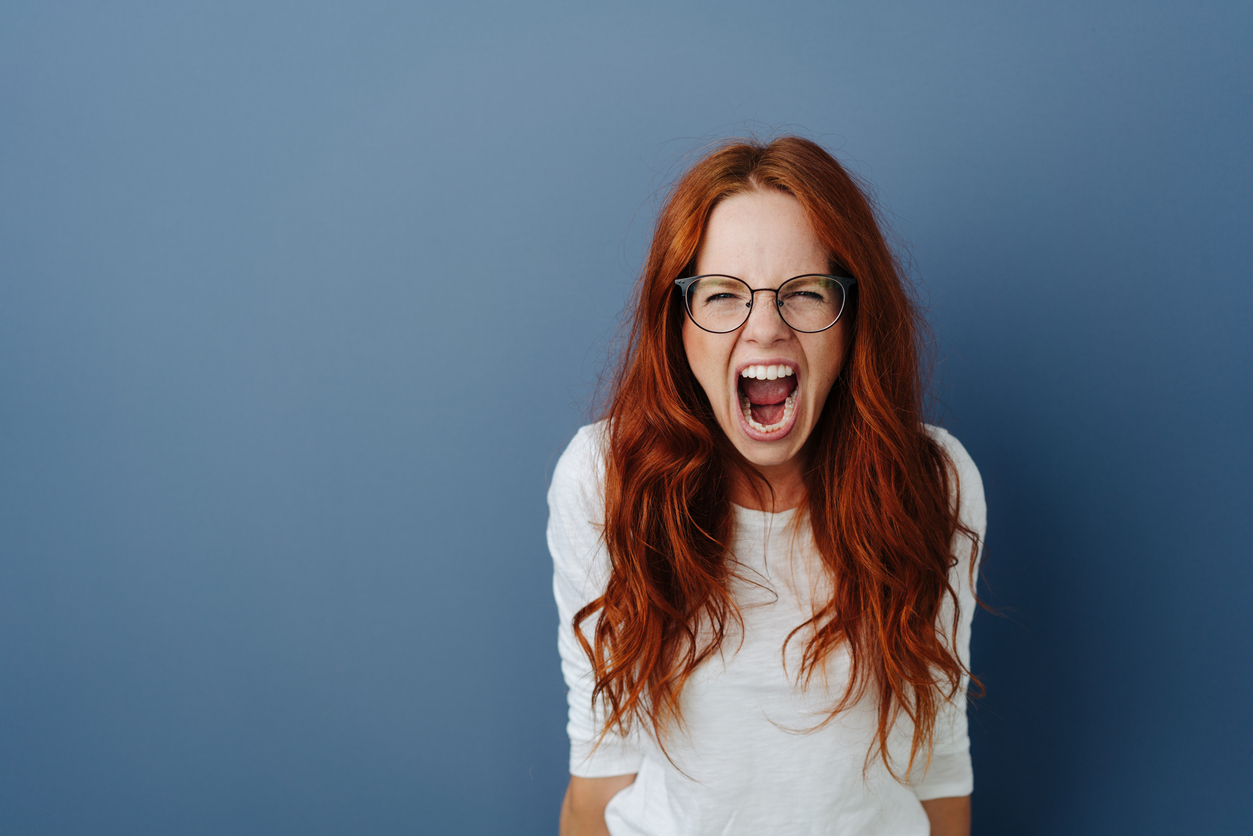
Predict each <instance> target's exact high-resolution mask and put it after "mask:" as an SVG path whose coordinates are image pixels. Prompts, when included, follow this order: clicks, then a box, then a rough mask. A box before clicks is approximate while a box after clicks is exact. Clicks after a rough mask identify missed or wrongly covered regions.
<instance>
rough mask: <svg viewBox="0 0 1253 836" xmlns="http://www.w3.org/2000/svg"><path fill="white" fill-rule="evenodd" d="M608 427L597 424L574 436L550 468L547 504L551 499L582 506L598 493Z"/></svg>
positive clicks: (584, 428)
mask: <svg viewBox="0 0 1253 836" xmlns="http://www.w3.org/2000/svg"><path fill="white" fill-rule="evenodd" d="M608 427H609V424H608V422H607V421H597V422H596V423H594V424H588V425H586V426H583V427H580V428H579V430H578V432H576V433H575V434H574V438H572V439H571V440H570V443H569V444H567V445H566V449H565V452H563V453H562V454H561V457H560V458H559V459H557V466H556V467H555V468H553V480H552V484H551V486H550V487H549V489H548V499H549V502H550V503H551V502H553V501H554V500H557V501H561V500H567V501H569V500H575V501H579V502H584V503H585V502H587V501H588V500H589V499H591V498H593V497H594V496H595V495H597V494H599V493H601V491H602V485H603V483H604V474H605V450H606V449H607V447H608V435H607V434H608Z"/></svg>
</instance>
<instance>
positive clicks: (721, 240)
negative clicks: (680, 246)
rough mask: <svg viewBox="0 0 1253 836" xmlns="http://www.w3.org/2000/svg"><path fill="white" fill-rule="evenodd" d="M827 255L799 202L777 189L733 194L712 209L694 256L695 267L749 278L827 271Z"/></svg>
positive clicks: (766, 279) (772, 278) (776, 279)
mask: <svg viewBox="0 0 1253 836" xmlns="http://www.w3.org/2000/svg"><path fill="white" fill-rule="evenodd" d="M829 260H830V259H829V257H828V254H827V252H826V250H825V249H824V248H823V246H822V244H821V243H819V241H818V237H817V236H816V235H814V231H813V229H812V228H811V227H810V226H809V220H808V218H806V217H805V211H804V209H802V208H801V205H800V202H799V201H797V200H796V198H794V197H792V196H791V195H789V194H785V193H784V192H780V191H776V190H756V191H751V192H744V193H741V194H737V195H732V196H731V197H728V198H726V199H725V200H723V201H722V202H720V203H719V204H718V205H717V206H715V207H714V210H713V212H712V213H710V216H709V221H708V223H707V224H706V225H705V234H704V235H703V236H702V238H701V243H700V249H699V250H698V251H697V256H696V270H697V272H698V273H725V274H727V275H731V276H738V277H739V278H742V279H744V280H746V281H748V282H749V283H750V284H752V283H754V282H779V281H782V280H784V279H788V278H791V277H792V276H798V275H800V274H802V273H825V272H826V271H827V269H828V263H829Z"/></svg>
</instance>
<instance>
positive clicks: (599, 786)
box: [559, 775, 949, 836]
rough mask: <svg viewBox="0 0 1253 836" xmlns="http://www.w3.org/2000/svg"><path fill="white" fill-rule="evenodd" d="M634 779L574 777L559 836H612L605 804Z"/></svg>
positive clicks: (567, 791) (566, 799)
mask: <svg viewBox="0 0 1253 836" xmlns="http://www.w3.org/2000/svg"><path fill="white" fill-rule="evenodd" d="M634 780H635V775H613V776H611V777H608V778H578V777H575V776H571V777H570V786H569V787H567V788H566V798H565V801H563V802H561V831H560V834H559V836H609V830H608V829H607V828H606V827H605V805H606V804H608V803H609V799H611V798H613V797H614V795H615V794H616V793H617V792H618V791H619V790H622V789H625V788H626V787H628V786H630V785H631V783H632V782H633V781H634ZM944 800H945V801H948V800H949V799H944ZM927 815H930V813H928V814H927ZM932 828H933V830H932V832H935V831H934V825H932Z"/></svg>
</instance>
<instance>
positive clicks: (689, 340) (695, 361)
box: [683, 319, 718, 400]
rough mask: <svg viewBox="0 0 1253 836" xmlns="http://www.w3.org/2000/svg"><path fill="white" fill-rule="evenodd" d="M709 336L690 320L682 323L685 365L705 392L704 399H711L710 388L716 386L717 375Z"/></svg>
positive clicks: (712, 394)
mask: <svg viewBox="0 0 1253 836" xmlns="http://www.w3.org/2000/svg"><path fill="white" fill-rule="evenodd" d="M709 336H710V334H709V333H708V332H706V331H702V330H700V329H699V328H697V327H696V326H695V325H693V324H692V322H691V320H690V319H689V320H687V321H685V322H684V323H683V350H684V351H685V352H686V353H687V364H688V366H689V367H690V368H691V370H692V374H693V375H694V376H695V377H696V382H697V383H699V384H700V387H701V388H702V389H704V390H705V395H706V397H708V398H710V399H711V400H712V399H713V396H714V393H713V392H711V391H710V387H711V386H716V385H717V384H716V381H717V380H718V375H717V373H716V370H715V368H714V367H715V366H716V365H717V364H716V358H715V357H714V355H715V351H714V346H711V345H710V344H709V340H708V339H707V338H708V337H709Z"/></svg>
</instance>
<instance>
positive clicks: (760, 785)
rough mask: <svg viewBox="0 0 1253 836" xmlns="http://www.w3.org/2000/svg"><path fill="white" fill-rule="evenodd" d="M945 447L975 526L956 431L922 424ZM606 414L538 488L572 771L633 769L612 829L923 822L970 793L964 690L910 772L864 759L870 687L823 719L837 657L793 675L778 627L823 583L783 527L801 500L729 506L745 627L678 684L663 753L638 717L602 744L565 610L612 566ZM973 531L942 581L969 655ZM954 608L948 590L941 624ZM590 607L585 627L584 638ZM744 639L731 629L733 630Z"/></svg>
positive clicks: (972, 487)
mask: <svg viewBox="0 0 1253 836" xmlns="http://www.w3.org/2000/svg"><path fill="white" fill-rule="evenodd" d="M928 430H929V431H930V432H931V434H932V437H933V438H934V439H935V440H936V441H937V442H939V444H940V445H941V446H942V447H943V448H944V449H945V450H946V451H947V452H948V455H949V458H950V459H951V460H952V461H953V463H954V465H955V469H956V474H957V477H958V481H957V484H959V485H960V494H959V495H960V501H961V509H960V513H961V518H962V521H963V522H964V523H965V524H966V525H967V526H968V527H969V528H970V529H971V530H973V531H975V532H976V533H977V534H978V535H979V541H980V542H982V540H983V534H984V530H985V526H986V516H987V515H986V506H985V504H984V498H983V484H982V481H981V480H980V478H979V472H978V470H977V469H976V468H975V465H974V463H973V462H972V461H971V460H970V456H969V455H968V454H967V453H966V450H965V448H963V447H962V446H961V444H960V443H959V442H958V441H957V440H956V439H955V438H953V437H952V436H951V435H949V434H948V433H947V432H945V431H944V430H942V429H938V428H934V427H928ZM604 432H605V425H604V423H603V422H602V423H600V424H594V425H591V426H587V427H583V428H582V429H581V430H579V432H578V434H577V435H576V436H575V437H574V440H573V441H571V442H570V445H569V447H568V448H567V449H566V451H565V453H564V454H563V455H562V456H561V459H560V460H559V461H558V463H557V467H556V470H555V472H554V474H553V481H552V487H551V488H550V490H549V493H548V503H549V511H550V517H549V522H548V546H549V549H550V550H551V552H552V556H553V565H554V577H553V592H554V595H555V597H556V600H557V610H558V613H559V614H560V618H561V622H560V627H559V630H558V647H559V650H560V652H561V667H562V673H563V674H564V676H565V681H566V685H567V687H568V689H569V695H568V698H569V723H568V726H567V732H568V733H569V736H570V773H571V774H572V775H576V776H582V777H587V778H595V777H604V776H609V775H624V774H630V773H637V777H636V780H635V782H634V783H633V784H631V785H630V786H628V787H627V788H626V789H624V790H622V791H621V792H619V793H618V794H617V795H615V796H614V797H613V799H612V800H611V801H610V802H609V805H608V807H607V808H606V809H605V822H606V824H607V825H608V827H609V832H610V833H611V834H613V836H634V835H635V834H639V836H645V834H647V836H669V835H670V834H674V835H675V836H678V835H679V834H682V836H692V834H718V836H732V834H753V836H760V834H763V833H770V834H778V835H779V836H785V835H787V834H797V836H800V834H837V833H838V834H841V835H842V836H852V834H865V836H871V835H872V834H876V835H877V834H882V835H883V836H886V835H887V834H893V836H913V835H914V834H916V835H917V836H925V834H927V833H928V832H929V825H928V822H927V817H926V815H925V813H924V812H923V809H922V806H921V804H920V803H919V802H920V800H923V799H930V798H943V797H949V796H964V795H968V794H970V792H971V789H972V788H973V778H972V773H971V767H970V754H969V739H968V737H967V734H966V711H965V694H964V683H963V691H962V693H961V694H959V695H958V696H957V697H956V698H955V700H954V701H953V702H952V703H951V704H949V705H946V706H945V707H944V708H943V709H942V710H941V712H940V715H939V717H938V718H937V724H936V735H935V746H934V750H933V751H932V753H931V757H930V763H929V765H926V769H925V771H924V769H923V766H924V762H925V761H926V760H927V759H926V755H925V753H924V754H923V755H922V756H921V757H920V758H919V759H918V762H917V763H916V765H915V769H914V772H913V774H911V775H910V776H909V783H908V784H901V783H899V782H897V781H896V780H894V779H893V778H892V777H891V775H889V774H888V772H887V770H886V768H885V767H884V766H883V764H882V762H881V761H880V760H873V761H871V762H870V766H869V769H868V770H866V771H865V772H864V773H863V767H864V766H865V764H866V754H867V752H868V751H869V750H870V746H871V743H872V741H873V738H874V733H875V729H876V728H877V719H876V715H875V712H874V705H873V700H871V699H863V700H861V701H860V702H859V703H857V704H856V705H854V706H853V707H852V708H850V709H849V710H847V711H845V712H843V713H841V714H840V715H838V716H837V717H836V718H835V719H834V720H832V721H831V722H829V723H827V724H826V725H825V726H821V727H819V728H816V727H818V726H819V724H820V723H821V721H822V720H823V719H824V718H825V717H826V715H827V712H828V711H829V709H830V708H831V707H832V706H833V705H834V703H835V702H836V700H837V699H838V697H839V696H840V695H841V694H842V693H843V688H844V685H845V684H846V682H847V675H848V667H847V663H848V658H847V654H846V653H845V652H837V653H835V654H833V656H832V657H831V658H830V659H829V660H828V664H827V668H826V674H825V680H821V679H817V680H815V681H812V682H811V683H810V684H809V686H808V687H807V688H801V687H798V686H797V684H796V671H797V670H798V669H799V661H800V654H801V651H802V649H803V646H804V640H805V638H806V637H807V634H798V635H797V637H796V638H794V639H793V640H792V642H791V643H790V644H789V645H788V648H787V659H786V662H787V670H785V669H784V658H783V647H784V641H785V639H786V638H787V636H788V634H789V633H790V632H791V631H792V630H793V629H794V628H796V627H797V626H799V625H800V624H802V623H803V622H805V621H806V620H807V619H808V618H809V617H810V615H811V613H812V610H811V602H812V601H814V600H815V593H818V595H817V600H822V598H823V597H825V596H824V594H823V592H822V590H823V583H824V580H823V575H822V573H821V572H820V571H819V569H820V564H819V563H818V562H817V554H816V550H815V548H814V544H813V539H812V535H811V534H810V530H809V527H808V523H807V522H804V521H801V524H800V526H799V529H798V531H797V532H796V533H795V536H794V534H793V528H794V526H792V525H791V523H792V522H793V516H794V514H795V513H796V512H794V511H784V512H781V513H777V514H771V513H766V512H761V511H750V510H747V509H744V508H739V507H738V506H737V507H736V508H735V536H734V540H733V543H732V548H731V553H732V558H733V559H734V560H735V561H737V562H738V564H739V570H738V574H739V576H740V577H739V580H738V581H737V582H736V584H735V586H734V592H735V595H736V600H737V602H738V604H739V606H740V609H741V614H742V616H743V619H744V632H743V634H742V635H740V634H739V632H738V631H733V632H732V633H731V634H730V635H729V637H728V639H727V641H725V642H724V644H723V652H722V654H721V656H720V657H715V658H713V659H711V660H709V661H707V662H706V663H705V664H703V665H702V666H701V667H700V668H699V669H698V670H697V671H696V673H695V674H694V675H693V676H692V678H691V679H690V680H689V681H688V683H687V686H686V687H685V688H684V690H683V694H682V712H683V720H684V723H685V726H684V729H683V731H682V732H681V733H675V734H672V735H671V736H670V737H669V738H668V739H667V740H666V749H667V751H668V752H669V754H670V757H671V758H672V759H673V761H674V762H673V763H671V761H670V760H667V758H666V757H665V755H663V754H662V753H661V751H660V749H659V748H658V745H657V743H656V742H655V741H654V740H652V739H651V738H650V737H648V736H647V735H645V734H644V733H643V732H642V731H640V730H636V731H633V733H632V736H631V737H630V738H629V739H623V738H622V737H620V736H618V735H615V734H609V735H607V736H606V737H605V738H604V740H603V741H602V742H601V743H600V745H599V746H598V747H597V746H596V745H595V744H596V740H597V738H598V737H599V734H600V731H601V718H600V715H599V713H598V712H597V711H595V710H594V709H593V706H592V689H593V686H594V681H593V678H592V672H591V665H590V663H589V662H588V659H587V656H586V655H585V654H584V653H583V650H582V648H581V647H580V645H579V643H578V641H577V640H576V638H575V636H574V631H573V627H572V621H573V618H574V614H575V613H576V612H577V611H578V610H579V609H580V608H581V607H582V606H584V605H585V604H587V603H588V602H589V601H592V600H593V599H595V598H597V597H598V596H599V595H600V594H601V593H602V592H603V590H604V588H605V584H606V582H607V580H608V570H609V563H608V554H607V553H606V551H605V548H604V544H603V542H602V541H601V537H600V527H601V525H602V523H603V520H604V512H603V507H604V495H603V488H602V480H603V475H604V456H603V452H602V451H603V434H604ZM970 551H971V544H970V542H969V540H967V539H966V538H965V537H962V536H961V535H958V538H957V541H956V542H955V543H954V546H953V552H954V554H955V555H956V556H957V558H958V562H957V565H956V566H955V567H954V568H953V570H952V572H951V576H950V581H951V583H952V584H953V586H954V588H955V589H956V590H957V592H958V596H959V599H960V602H961V604H960V608H961V620H960V626H959V630H958V635H957V649H958V652H959V654H960V655H961V658H962V660H963V661H964V662H967V664H968V662H969V644H970V622H971V618H972V616H973V614H974V609H975V602H974V595H973V591H972V589H971V578H970V572H969V569H970V559H971V553H970ZM951 622H952V610H951V603H949V602H947V600H946V607H945V611H944V612H943V613H942V614H941V625H942V627H943V628H944V629H945V630H946V632H947V627H948V625H950V624H951ZM594 624H595V617H592V618H589V619H587V620H586V621H584V623H583V625H582V629H583V631H584V633H585V635H587V636H588V637H589V640H590V637H591V635H592V630H593V627H594ZM741 639H742V643H741ZM910 737H911V729H910V728H909V727H907V726H906V722H900V723H898V724H897V727H896V728H895V729H894V731H893V739H892V742H891V746H890V751H891V752H892V753H893V755H894V756H895V763H896V764H897V766H898V772H900V771H903V770H904V767H905V764H906V763H907V761H908V756H909V743H910Z"/></svg>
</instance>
